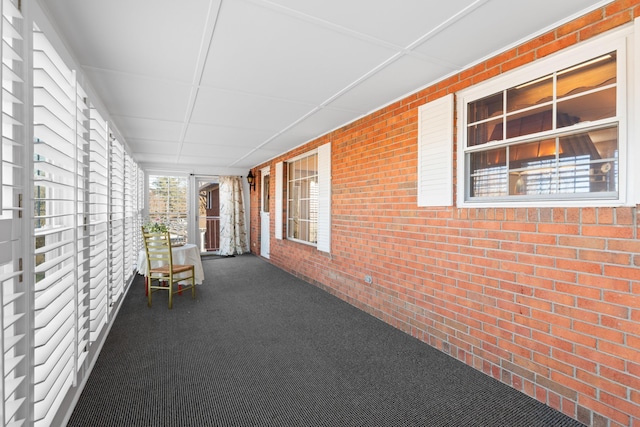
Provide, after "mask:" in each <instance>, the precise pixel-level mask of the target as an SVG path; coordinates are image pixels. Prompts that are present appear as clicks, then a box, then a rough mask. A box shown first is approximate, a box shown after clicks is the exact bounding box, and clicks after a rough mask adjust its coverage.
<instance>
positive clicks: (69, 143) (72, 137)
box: [33, 31, 78, 425]
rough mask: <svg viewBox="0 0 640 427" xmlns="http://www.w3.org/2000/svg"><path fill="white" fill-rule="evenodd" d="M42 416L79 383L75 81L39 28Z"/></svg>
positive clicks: (37, 370) (37, 353)
mask: <svg viewBox="0 0 640 427" xmlns="http://www.w3.org/2000/svg"><path fill="white" fill-rule="evenodd" d="M33 67H34V70H33V82H34V91H33V98H34V106H33V110H34V185H35V188H34V206H35V217H34V223H35V224H34V225H35V232H34V234H35V239H36V241H35V253H34V262H35V278H34V282H35V303H34V309H35V315H34V347H35V348H34V378H33V383H34V397H33V399H34V421H35V425H49V424H50V423H51V420H52V418H53V416H54V415H55V413H56V411H57V409H58V407H59V405H60V403H61V400H62V397H63V396H64V394H65V393H66V391H67V390H68V389H69V388H70V386H71V385H72V381H73V373H74V371H73V368H74V342H75V331H74V325H75V311H76V307H75V294H76V292H75V291H76V283H77V282H76V279H77V270H76V269H77V253H76V227H77V224H76V222H77V216H76V210H77V191H76V185H77V173H78V159H77V156H78V147H77V144H76V131H75V126H76V117H75V116H76V111H75V100H76V94H75V83H74V81H75V78H74V73H73V72H72V71H71V70H70V69H69V68H67V67H66V65H65V64H64V62H63V61H62V59H61V58H60V57H59V56H58V55H57V53H56V52H55V50H54V49H53V47H52V46H51V45H50V44H49V41H48V40H47V39H46V37H45V36H44V34H42V33H41V32H39V31H34V33H33Z"/></svg>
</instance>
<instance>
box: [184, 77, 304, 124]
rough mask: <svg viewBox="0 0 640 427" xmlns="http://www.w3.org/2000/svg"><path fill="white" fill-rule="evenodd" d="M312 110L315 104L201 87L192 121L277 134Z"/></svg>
mask: <svg viewBox="0 0 640 427" xmlns="http://www.w3.org/2000/svg"><path fill="white" fill-rule="evenodd" d="M312 109H313V106H312V105H309V104H301V103H296V102H290V101H287V100H284V99H275V98H267V97H264V96H256V95H252V94H249V93H243V92H230V91H222V90H215V89H205V88H202V89H200V91H199V92H198V99H197V100H196V102H195V106H194V109H193V116H192V117H191V120H192V121H193V123H200V124H205V123H209V124H211V125H214V126H224V127H238V128H243V127H244V128H248V129H262V130H273V133H274V134H275V133H276V132H277V131H278V130H280V129H282V128H283V127H286V126H288V125H290V124H291V123H293V122H295V121H296V120H297V119H298V118H299V117H301V116H304V115H305V114H306V113H307V112H309V111H311V110H312Z"/></svg>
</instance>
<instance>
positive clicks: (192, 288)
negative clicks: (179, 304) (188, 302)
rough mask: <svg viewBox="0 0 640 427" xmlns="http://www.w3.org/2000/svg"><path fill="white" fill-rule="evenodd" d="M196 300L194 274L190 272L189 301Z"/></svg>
mask: <svg viewBox="0 0 640 427" xmlns="http://www.w3.org/2000/svg"><path fill="white" fill-rule="evenodd" d="M195 298H196V274H195V272H194V271H193V270H191V299H195Z"/></svg>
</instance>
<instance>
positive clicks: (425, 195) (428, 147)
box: [418, 94, 453, 206]
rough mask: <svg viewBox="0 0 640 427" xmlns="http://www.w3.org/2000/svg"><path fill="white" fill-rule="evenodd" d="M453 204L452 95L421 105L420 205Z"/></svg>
mask: <svg viewBox="0 0 640 427" xmlns="http://www.w3.org/2000/svg"><path fill="white" fill-rule="evenodd" d="M452 204H453V95H452V94H450V95H446V96H444V97H442V98H439V99H437V100H435V101H432V102H429V103H427V104H424V105H422V106H420V108H419V109H418V206H451V205H452Z"/></svg>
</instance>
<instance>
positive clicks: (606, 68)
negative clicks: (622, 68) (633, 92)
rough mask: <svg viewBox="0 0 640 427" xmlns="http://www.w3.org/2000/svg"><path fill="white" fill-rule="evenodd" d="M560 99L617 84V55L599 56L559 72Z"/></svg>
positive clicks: (558, 89) (558, 90) (612, 53)
mask: <svg viewBox="0 0 640 427" xmlns="http://www.w3.org/2000/svg"><path fill="white" fill-rule="evenodd" d="M557 81H558V83H557V85H558V88H557V93H558V98H564V97H565V96H572V95H576V94H578V93H582V92H585V91H588V90H592V89H597V88H599V87H604V86H607V85H611V84H615V83H616V82H617V78H616V53H615V52H611V53H609V54H606V55H603V56H599V57H597V58H594V59H592V60H589V61H586V62H583V63H581V64H578V65H576V66H573V67H570V68H566V69H564V70H562V71H559V72H558V78H557Z"/></svg>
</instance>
